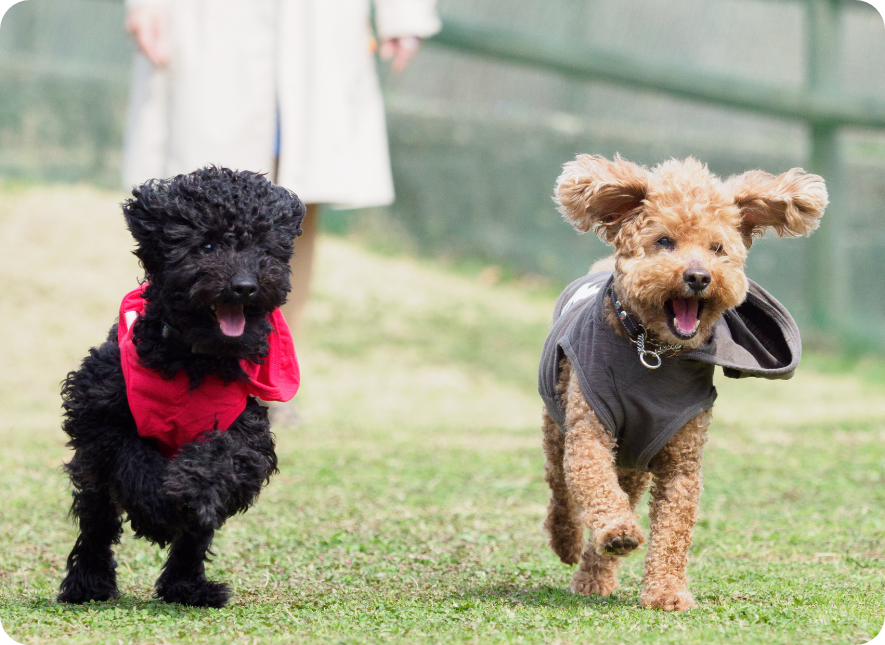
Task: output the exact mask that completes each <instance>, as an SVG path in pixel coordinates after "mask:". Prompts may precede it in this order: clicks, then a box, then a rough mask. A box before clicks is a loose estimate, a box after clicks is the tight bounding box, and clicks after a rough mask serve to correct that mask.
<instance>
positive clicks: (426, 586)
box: [0, 187, 885, 645]
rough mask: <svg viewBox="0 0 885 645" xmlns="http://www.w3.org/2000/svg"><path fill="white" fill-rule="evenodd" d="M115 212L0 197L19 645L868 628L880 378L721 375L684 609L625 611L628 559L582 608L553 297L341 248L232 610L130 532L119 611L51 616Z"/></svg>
mask: <svg viewBox="0 0 885 645" xmlns="http://www.w3.org/2000/svg"><path fill="white" fill-rule="evenodd" d="M122 197H123V196H122V195H120V194H116V193H101V192H97V191H94V190H91V189H88V188H79V187H75V188H70V187H67V188H45V189H37V188H10V187H6V188H5V189H3V190H0V249H2V252H0V284H2V292H0V293H2V295H0V334H2V337H3V338H4V339H5V342H4V344H3V349H2V350H0V351H2V354H0V356H2V365H3V366H4V370H3V373H2V374H0V441H2V450H0V498H2V500H3V501H2V503H0V514H2V515H0V544H2V549H0V585H2V587H0V622H2V625H3V628H4V629H5V630H6V632H7V633H8V634H9V635H10V636H12V637H13V638H14V639H15V640H17V641H19V642H21V643H52V644H55V643H108V644H116V643H150V644H155V643H295V642H297V643H301V642H316V643H365V642H396V643H425V642H428V643H431V642H432V643H449V642H458V643H460V642H480V643H498V642H501V643H582V644H586V645H607V644H612V645H617V644H619V643H623V644H625V645H632V644H634V643H642V644H646V643H692V644H694V643H698V644H700V643H704V644H706V643H728V644H738V643H747V644H758V643H766V644H767V643H772V644H773V643H796V644H800V643H801V644H803V645H804V644H809V643H810V644H815V643H865V642H867V641H869V640H870V639H871V638H873V637H874V636H875V635H876V634H877V633H878V632H879V631H880V629H881V628H882V624H883V620H885V607H883V600H885V593H883V589H885V573H883V570H885V511H883V509H885V362H883V361H880V360H872V359H865V360H861V361H857V360H848V359H843V358H835V357H828V356H824V355H810V356H807V357H806V361H805V362H804V363H803V366H802V367H801V368H800V371H799V373H798V374H797V376H796V377H795V378H794V379H793V380H792V381H788V382H767V381H757V380H753V379H748V380H744V381H739V382H737V381H729V380H726V379H724V378H721V377H719V378H718V380H717V387H718V388H719V391H720V397H719V402H718V404H717V407H716V411H715V420H714V423H713V426H712V429H711V438H710V442H709V444H708V448H707V450H706V456H705V461H704V470H705V476H706V483H705V491H704V495H703V498H702V500H701V520H700V523H699V524H698V527H697V530H696V536H695V541H694V545H693V546H692V550H691V564H690V566H689V574H690V578H691V588H692V590H693V592H694V594H695V596H696V597H697V600H698V603H699V607H698V608H697V609H695V610H693V611H691V612H688V613H685V614H679V615H675V614H667V613H662V612H655V611H648V610H644V609H642V608H641V607H640V606H639V602H638V592H639V580H640V576H641V567H642V555H643V553H642V551H643V550H640V553H639V554H635V555H634V556H632V557H630V558H627V559H626V561H625V562H624V566H623V567H622V575H621V585H622V586H621V588H620V589H618V590H617V591H616V592H615V593H614V594H613V595H612V596H611V597H610V598H606V599H600V598H598V597H592V598H585V597H580V596H575V595H572V594H571V593H569V592H568V583H569V580H570V576H571V568H570V567H567V566H565V565H563V564H561V563H560V562H559V561H558V560H557V559H556V557H555V556H554V555H553V554H552V552H551V551H550V550H549V549H548V548H547V546H546V537H545V535H544V534H543V531H542V530H541V522H542V521H543V516H544V508H545V505H546V502H547V492H546V489H545V484H544V481H543V470H542V468H543V459H542V454H541V448H540V430H539V420H540V410H541V402H540V399H539V398H538V396H537V393H536V390H535V375H536V361H537V358H538V355H539V353H540V349H541V345H542V343H543V340H544V337H545V335H546V329H547V325H548V319H549V316H550V312H551V309H552V304H553V301H554V299H555V293H553V292H551V290H550V289H549V288H543V287H539V286H538V285H537V284H536V283H532V282H531V281H524V282H523V283H521V282H519V281H518V280H509V281H505V282H504V283H499V284H489V283H490V282H493V280H488V279H486V278H488V277H489V276H490V275H491V276H494V271H492V272H484V273H483V274H482V275H481V276H478V275H477V273H478V272H473V273H472V274H471V272H470V271H468V270H466V269H464V268H463V267H461V268H457V267H456V268H452V267H446V266H445V265H442V264H440V263H430V262H426V261H418V260H415V259H411V258H407V257H397V256H391V255H379V254H377V253H372V252H370V251H368V250H366V249H365V248H364V247H361V246H360V245H358V244H355V243H353V242H351V241H346V240H342V239H340V238H333V237H326V238H324V239H322V243H321V246H320V249H319V257H318V267H317V271H316V281H315V289H314V291H315V294H314V299H313V302H312V308H311V310H310V320H309V325H308V328H307V330H306V333H305V339H304V343H303V345H302V346H301V347H299V355H300V357H301V361H302V367H303V373H304V374H303V376H304V381H303V387H302V390H301V392H300V393H299V394H298V396H297V397H296V407H297V412H298V414H299V416H300V418H301V421H300V423H299V424H298V425H297V426H294V427H286V426H281V425H278V426H277V427H276V428H275V430H276V435H277V440H278V452H279V455H280V470H281V473H280V475H278V476H277V477H276V478H275V479H274V480H273V481H272V482H271V484H270V486H269V487H268V488H267V489H266V491H265V492H264V493H263V495H262V497H261V499H260V500H259V502H258V504H257V505H256V506H255V508H253V509H252V510H251V511H249V512H248V513H247V514H245V515H243V516H239V517H236V518H234V519H232V520H230V521H229V522H228V523H227V525H226V526H225V527H224V528H223V529H222V530H221V531H220V533H219V535H218V538H217V540H216V543H215V550H216V552H217V554H218V555H217V557H216V558H215V560H214V562H213V563H212V564H211V565H209V567H208V569H209V571H210V575H212V576H213V577H215V578H217V579H222V580H226V581H229V582H231V583H232V584H233V586H234V589H235V595H234V597H233V600H232V602H231V604H230V605H229V606H228V607H226V608H224V609H221V610H215V609H210V610H198V609H188V608H183V607H179V606H173V605H167V604H164V603H161V602H157V601H155V600H152V599H151V586H152V583H153V581H154V579H155V578H156V576H157V575H158V571H159V567H160V566H161V564H162V562H163V558H162V555H163V554H162V553H161V552H160V550H159V549H157V548H156V547H152V546H150V545H148V544H147V543H145V542H143V541H135V540H133V539H132V537H131V533H129V532H127V533H126V534H125V535H124V537H123V541H122V544H121V545H120V547H119V549H118V551H117V560H118V561H119V563H120V567H119V569H118V573H119V581H120V584H121V591H122V596H121V597H120V599H119V600H116V601H113V602H107V603H98V604H94V603H93V604H91V605H88V606H81V607H68V606H60V605H58V604H56V603H55V601H54V596H55V593H56V590H57V586H58V583H59V581H60V580H61V577H62V574H63V567H64V559H65V557H66V555H67V553H68V550H69V549H70V547H71V545H72V543H73V540H74V537H75V530H74V526H73V525H72V524H71V522H70V521H69V520H68V519H67V517H66V513H67V508H68V504H69V495H70V493H69V490H68V488H67V484H66V482H65V479H64V477H63V475H62V473H61V471H60V465H61V464H62V462H63V461H64V460H65V459H66V458H67V457H68V454H67V451H66V449H65V447H64V436H63V434H62V433H61V431H60V430H59V411H58V410H59V397H58V383H59V381H60V380H61V379H62V378H63V376H64V374H65V372H66V371H67V370H69V369H71V368H73V367H74V366H75V365H76V364H77V363H78V361H79V359H80V358H81V357H82V355H83V354H84V353H85V351H86V349H87V348H88V347H89V346H90V345H93V344H96V343H98V342H99V341H101V340H102V339H103V337H104V335H105V333H106V329H107V327H108V326H109V325H110V323H111V322H112V321H113V318H114V317H115V315H116V310H117V307H118V305H119V301H120V298H121V297H122V295H123V294H124V293H125V292H127V291H128V290H130V289H131V288H133V287H134V285H135V284H136V282H135V280H136V277H137V276H138V267H137V265H136V264H135V261H134V258H133V257H132V256H131V255H130V254H129V250H130V249H131V248H132V243H131V240H130V239H129V237H128V233H126V231H125V229H124V227H123V223H122V217H121V215H120V214H119V208H118V207H117V202H119V201H120V200H121V199H122ZM551 217H555V214H554V213H552V212H551ZM641 512H642V514H643V515H645V514H646V511H645V507H644V506H643V508H642V511H641ZM643 522H646V520H645V519H643ZM646 526H647V523H646Z"/></svg>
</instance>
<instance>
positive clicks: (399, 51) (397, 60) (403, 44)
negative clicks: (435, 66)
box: [379, 36, 421, 74]
mask: <svg viewBox="0 0 885 645" xmlns="http://www.w3.org/2000/svg"><path fill="white" fill-rule="evenodd" d="M419 47H421V39H420V38H418V36H400V37H399V38H388V39H387V40H385V41H384V42H382V43H381V51H380V52H379V54H380V55H381V60H389V61H391V63H390V69H391V70H393V73H394V74H399V73H401V72H402V71H403V70H404V69H405V68H406V66H407V65H408V64H409V61H410V60H412V57H413V56H414V55H415V54H416V53H417V51H418V48H419Z"/></svg>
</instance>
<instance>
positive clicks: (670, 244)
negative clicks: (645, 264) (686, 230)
mask: <svg viewBox="0 0 885 645" xmlns="http://www.w3.org/2000/svg"><path fill="white" fill-rule="evenodd" d="M658 246H663V247H664V248H665V249H669V250H671V251H672V250H673V249H675V248H676V242H674V241H673V240H671V239H670V238H669V237H666V236H665V237H662V238H661V239H659V240H658Z"/></svg>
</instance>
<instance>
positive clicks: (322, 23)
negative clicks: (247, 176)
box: [122, 0, 440, 208]
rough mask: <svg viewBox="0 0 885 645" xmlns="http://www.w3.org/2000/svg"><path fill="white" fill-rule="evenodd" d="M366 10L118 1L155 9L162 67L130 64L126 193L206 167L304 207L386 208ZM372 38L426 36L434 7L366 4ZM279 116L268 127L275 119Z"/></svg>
mask: <svg viewBox="0 0 885 645" xmlns="http://www.w3.org/2000/svg"><path fill="white" fill-rule="evenodd" d="M369 2H370V0H127V6H128V7H130V8H131V7H133V6H137V5H145V4H153V5H160V6H162V7H164V8H165V9H166V15H167V25H168V33H169V41H168V42H169V63H168V65H166V66H164V67H160V68H157V67H154V66H152V65H151V63H150V62H148V60H147V59H146V58H145V57H144V56H143V55H141V54H137V55H136V60H135V65H134V72H133V83H132V90H131V96H130V107H129V118H128V125H127V131H126V140H125V145H124V151H123V164H122V166H123V181H124V183H125V184H126V185H127V186H131V185H134V184H139V183H142V182H144V181H146V180H147V179H150V178H153V177H169V176H172V175H175V174H179V173H186V172H190V171H192V170H194V169H196V168H199V167H202V166H205V165H207V164H216V165H222V166H228V167H230V168H234V169H239V170H254V171H259V172H267V173H271V172H273V170H274V163H275V162H274V157H275V150H276V135H277V123H278V122H279V134H280V148H279V166H278V169H277V183H279V184H280V185H282V186H285V187H286V188H290V189H292V190H294V191H295V192H296V193H297V194H298V196H299V197H301V199H302V200H303V201H304V202H305V203H307V204H311V203H325V204H333V205H337V206H339V207H346V208H358V207H367V206H382V205H386V204H390V203H391V202H392V201H393V180H392V177H391V172H390V157H389V152H388V145H387V129H386V125H385V120H384V106H383V103H382V98H381V90H380V87H379V83H378V77H377V73H376V67H375V65H376V63H375V59H374V56H373V54H372V42H373V41H372V32H371V28H370V22H369V10H370V7H369ZM374 5H375V28H376V32H377V34H378V37H379V38H380V39H386V38H395V37H399V36H419V37H422V38H424V37H427V36H431V35H433V34H434V33H436V31H438V30H439V27H440V23H439V18H438V17H437V15H436V11H435V6H434V5H435V0H374ZM277 115H279V116H277Z"/></svg>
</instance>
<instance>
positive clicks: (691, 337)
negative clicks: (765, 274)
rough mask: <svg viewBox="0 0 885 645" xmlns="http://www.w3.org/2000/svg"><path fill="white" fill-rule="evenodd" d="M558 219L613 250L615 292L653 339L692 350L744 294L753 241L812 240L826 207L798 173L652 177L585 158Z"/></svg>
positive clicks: (677, 169) (563, 188) (699, 169)
mask: <svg viewBox="0 0 885 645" xmlns="http://www.w3.org/2000/svg"><path fill="white" fill-rule="evenodd" d="M556 201H557V203H558V204H559V209H560V212H562V214H563V215H564V216H565V218H566V219H567V220H568V221H569V222H571V224H572V225H573V226H574V227H575V228H576V229H578V230H579V231H581V232H586V231H589V230H590V229H594V230H595V231H596V232H597V234H598V235H599V236H600V238H601V239H602V240H603V241H605V242H607V243H609V244H613V245H614V247H615V261H616V262H615V289H616V290H617V293H618V297H619V299H620V300H621V301H622V302H623V303H624V305H625V307H626V308H627V309H628V310H629V311H630V312H631V313H632V314H633V315H634V316H636V317H637V318H639V319H640V320H641V321H642V323H643V325H644V326H645V327H646V329H647V330H648V331H649V332H650V333H651V335H652V336H653V337H655V338H657V339H659V340H661V341H664V342H666V343H677V344H680V345H683V346H685V347H689V348H691V347H696V346H698V345H700V344H701V343H702V342H703V341H704V340H706V338H707V337H709V335H710V332H711V330H712V326H713V324H714V323H715V322H716V321H717V320H718V319H719V317H720V316H721V315H722V313H723V312H724V311H725V310H726V309H729V308H733V307H736V306H738V305H739V304H741V303H742V302H743V300H744V298H745V297H746V293H747V279H746V276H745V275H744V262H745V260H746V257H747V250H748V249H749V247H750V245H751V244H752V241H753V239H754V238H755V237H761V236H762V235H763V234H764V232H765V230H767V229H773V230H774V231H775V232H776V233H777V234H778V235H780V236H795V235H807V234H808V233H810V232H811V231H812V230H814V229H815V228H816V227H817V224H818V219H819V218H820V216H821V215H822V214H823V210H824V208H825V207H826V204H827V193H826V188H825V187H824V183H823V180H822V179H821V178H820V177H818V176H816V175H808V174H805V173H804V171H802V170H801V169H798V168H794V169H793V170H790V171H789V172H786V173H784V174H783V175H780V176H779V177H774V176H772V175H769V174H768V173H764V172H761V171H750V172H747V173H744V174H743V175H740V176H737V177H732V178H730V179H729V180H727V181H725V182H723V181H721V180H720V179H719V178H718V177H716V176H714V175H712V174H711V173H710V172H709V170H707V168H706V166H704V165H702V164H701V163H699V162H698V161H696V160H694V159H692V158H689V159H686V160H684V161H676V160H670V161H667V162H665V163H663V164H660V165H658V166H656V167H655V168H653V169H651V170H647V169H646V168H643V167H640V166H637V165H635V164H633V163H630V162H628V161H624V160H622V159H620V158H619V157H616V158H615V160H614V161H608V160H607V159H604V158H602V157H591V156H588V155H581V156H579V157H578V158H577V159H575V161H572V162H570V163H568V164H566V165H565V168H564V170H563V174H562V175H561V176H560V178H559V180H558V181H557V184H556Z"/></svg>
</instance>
